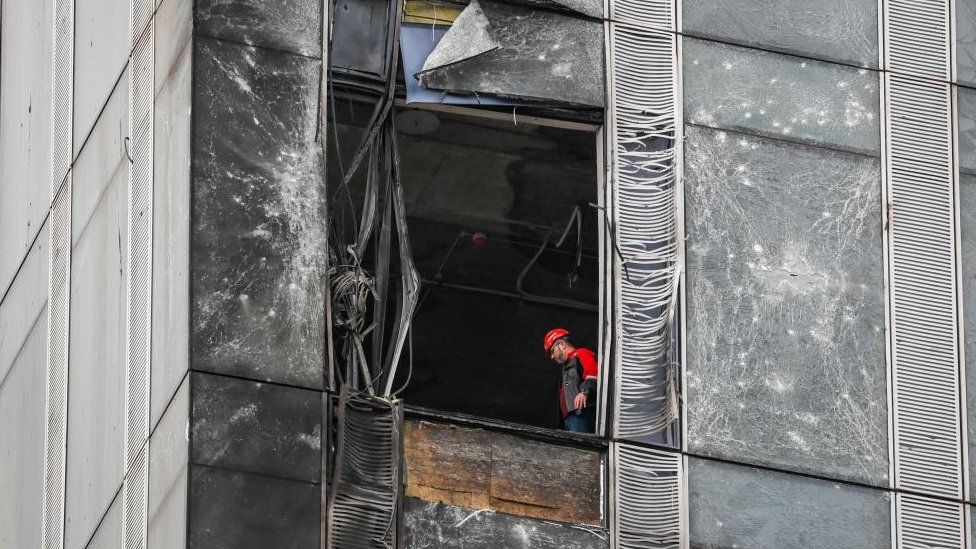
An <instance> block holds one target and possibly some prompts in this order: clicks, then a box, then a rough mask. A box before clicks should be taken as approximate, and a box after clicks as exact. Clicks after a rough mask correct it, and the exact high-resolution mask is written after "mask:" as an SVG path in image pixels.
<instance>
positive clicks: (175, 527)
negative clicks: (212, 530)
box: [147, 376, 190, 549]
mask: <svg viewBox="0 0 976 549" xmlns="http://www.w3.org/2000/svg"><path fill="white" fill-rule="evenodd" d="M168 404H169V406H168V407H167V408H166V411H165V412H164V413H163V417H162V420H161V421H160V422H159V425H158V426H157V427H156V430H155V431H154V432H153V434H152V438H151V439H150V441H149V513H148V515H149V516H148V533H147V547H148V549H179V548H181V547H186V516H187V515H186V497H187V489H188V485H187V481H188V478H187V471H188V468H187V464H188V462H189V458H190V455H189V436H188V435H189V431H190V378H189V376H184V378H183V383H181V384H180V388H179V390H178V391H177V392H176V395H175V396H174V397H173V400H172V401H171V402H169V403H168Z"/></svg>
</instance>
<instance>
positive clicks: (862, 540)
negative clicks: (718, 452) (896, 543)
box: [688, 458, 891, 549]
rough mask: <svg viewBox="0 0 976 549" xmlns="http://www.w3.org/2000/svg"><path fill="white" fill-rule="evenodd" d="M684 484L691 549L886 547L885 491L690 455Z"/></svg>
mask: <svg viewBox="0 0 976 549" xmlns="http://www.w3.org/2000/svg"><path fill="white" fill-rule="evenodd" d="M688 482H689V488H690V492H691V495H690V510H689V518H690V520H689V522H690V530H691V532H690V534H691V546H692V547H694V548H700V549H713V548H714V549H719V548H721V549H726V548H730V547H748V548H749V549H782V548H784V547H803V548H804V549H834V548H836V547H844V548H846V549H873V548H878V549H881V548H888V547H891V526H890V524H891V516H890V505H891V503H890V496H889V495H888V493H887V492H884V491H882V490H873V489H870V488H860V487H854V486H847V485H843V484H837V483H834V482H828V481H825V480H818V479H812V478H805V477H800V476H795V475H789V474H785V473H778V472H772V471H761V470H759V469H753V468H749V467H741V466H738V465H732V464H727V463H717V462H713V461H709V460H703V459H694V458H691V459H689V462H688Z"/></svg>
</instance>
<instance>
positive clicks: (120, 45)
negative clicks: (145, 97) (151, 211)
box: [71, 0, 130, 156]
mask: <svg viewBox="0 0 976 549" xmlns="http://www.w3.org/2000/svg"><path fill="white" fill-rule="evenodd" d="M129 44H130V36H129V1H128V0H75V51H74V54H75V55H74V61H75V63H74V119H73V124H74V132H73V133H74V137H73V139H72V143H73V145H72V149H71V150H72V153H73V154H72V156H76V155H77V154H78V152H79V151H80V150H81V145H82V143H84V141H85V138H86V137H88V133H89V132H90V131H91V129H92V126H93V125H94V124H95V120H96V119H97V118H98V113H99V112H100V111H101V110H102V106H103V105H104V104H105V101H106V100H107V99H108V98H109V95H110V94H111V93H112V90H113V87H114V86H115V83H116V80H118V78H119V75H120V74H122V69H123V68H124V67H125V64H126V61H127V60H128V58H129Z"/></svg>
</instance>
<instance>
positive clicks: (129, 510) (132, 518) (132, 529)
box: [122, 444, 149, 549]
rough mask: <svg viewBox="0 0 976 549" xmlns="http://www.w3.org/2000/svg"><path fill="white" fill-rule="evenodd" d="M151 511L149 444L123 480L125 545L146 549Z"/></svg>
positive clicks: (127, 547) (144, 447) (130, 547)
mask: <svg viewBox="0 0 976 549" xmlns="http://www.w3.org/2000/svg"><path fill="white" fill-rule="evenodd" d="M148 512H149V445H148V444H146V445H144V446H143V448H142V451H141V452H139V455H138V456H137V457H136V459H135V461H133V462H132V464H131V465H130V467H129V471H128V474H127V475H126V477H125V480H124V481H123V482H122V524H123V531H122V535H123V539H124V541H123V547H125V549H145V547H146V534H147V532H146V530H147V525H148Z"/></svg>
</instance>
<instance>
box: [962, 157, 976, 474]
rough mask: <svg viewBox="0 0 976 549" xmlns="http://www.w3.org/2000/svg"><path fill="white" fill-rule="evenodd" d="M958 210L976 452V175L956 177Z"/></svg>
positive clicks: (973, 469)
mask: <svg viewBox="0 0 976 549" xmlns="http://www.w3.org/2000/svg"><path fill="white" fill-rule="evenodd" d="M959 214H960V220H959V223H960V225H961V235H962V237H961V238H962V242H961V244H960V254H961V258H962V298H963V308H962V310H963V317H964V318H963V328H964V330H965V350H966V399H967V400H968V401H969V402H968V403H967V410H968V414H969V416H968V417H969V421H968V422H967V430H968V431H969V437H968V440H969V455H971V456H976V454H974V453H973V452H976V175H963V176H962V177H960V178H959ZM969 472H970V473H969V478H970V483H971V484H970V485H971V486H974V487H976V461H974V460H972V459H970V460H969Z"/></svg>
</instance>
